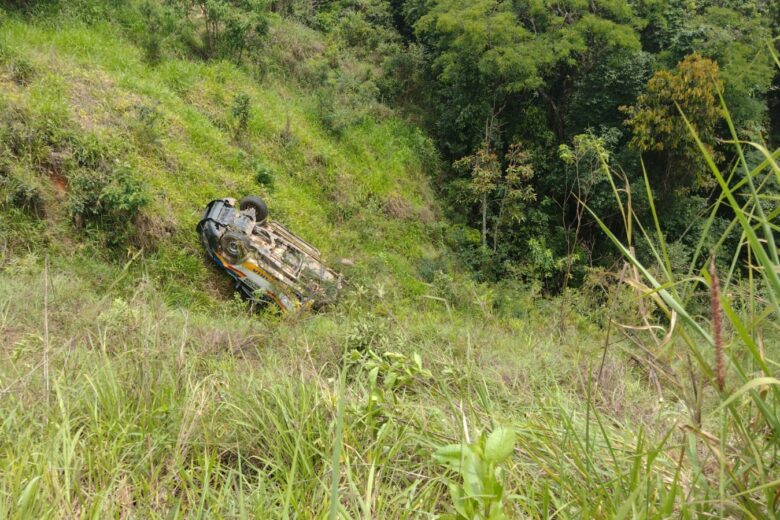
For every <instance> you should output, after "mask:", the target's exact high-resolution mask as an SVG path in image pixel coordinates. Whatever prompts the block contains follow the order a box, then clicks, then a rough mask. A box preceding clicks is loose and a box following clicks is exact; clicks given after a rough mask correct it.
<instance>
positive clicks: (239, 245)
mask: <svg viewBox="0 0 780 520" xmlns="http://www.w3.org/2000/svg"><path fill="white" fill-rule="evenodd" d="M219 249H220V252H221V253H222V256H224V257H225V259H226V260H227V261H228V262H230V263H231V264H240V263H242V262H244V260H246V257H247V256H248V255H249V239H248V238H247V237H246V235H242V234H241V233H236V232H235V231H226V232H225V234H224V235H222V238H220V239H219Z"/></svg>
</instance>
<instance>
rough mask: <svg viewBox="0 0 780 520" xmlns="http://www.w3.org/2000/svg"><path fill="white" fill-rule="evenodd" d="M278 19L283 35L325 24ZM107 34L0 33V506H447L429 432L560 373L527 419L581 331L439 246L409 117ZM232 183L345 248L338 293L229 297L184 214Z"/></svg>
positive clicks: (19, 22)
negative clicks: (349, 106)
mask: <svg viewBox="0 0 780 520" xmlns="http://www.w3.org/2000/svg"><path fill="white" fill-rule="evenodd" d="M277 23H278V25H276V26H275V27H274V28H273V29H272V31H275V32H276V34H278V35H279V38H280V41H281V42H282V43H281V44H284V42H285V40H284V35H285V34H286V33H288V32H290V31H298V32H301V33H305V34H306V37H307V38H309V39H310V40H311V41H310V45H311V46H312V47H314V48H316V47H317V43H316V38H317V37H318V36H317V34H316V33H314V32H312V31H310V30H308V29H305V28H303V27H302V26H299V25H296V24H295V23H294V22H289V21H278V22H277ZM119 32H121V31H119ZM117 33H118V30H117V27H115V26H112V25H109V24H102V25H101V24H97V25H89V26H87V25H82V24H81V23H79V22H75V21H74V22H59V23H55V22H52V21H51V20H50V21H49V22H41V23H34V22H31V21H29V20H23V19H21V18H17V17H12V16H8V17H6V19H5V20H4V22H3V26H2V31H1V32H0V56H1V57H2V58H1V59H2V62H1V65H0V89H1V90H2V94H3V95H2V97H1V98H0V128H1V130H0V132H2V134H1V135H2V142H3V148H2V153H3V156H2V168H3V169H2V188H1V189H2V196H3V199H2V206H0V208H1V209H0V216H1V218H2V223H3V224H2V228H1V229H0V237H1V238H0V244H2V259H1V260H0V269H2V271H0V311H1V312H0V317H1V318H2V319H0V330H2V346H3V349H2V352H3V354H2V363H0V366H1V367H2V368H1V369H0V385H1V386H2V388H3V390H4V391H5V392H6V394H5V395H6V397H5V398H4V399H3V402H2V409H3V417H5V418H6V419H5V420H4V422H3V435H2V437H3V439H4V440H3V441H2V444H1V445H0V448H1V449H2V451H3V456H2V460H3V463H2V467H1V468H0V473H1V474H2V478H1V479H0V490H1V491H2V495H0V513H2V516H8V515H10V514H15V515H17V516H18V517H20V518H27V517H30V516H37V517H43V516H62V515H64V516H67V517H76V516H95V515H96V516H104V515H105V514H112V515H117V514H118V515H120V516H125V515H135V516H139V517H149V516H156V515H165V514H167V512H172V511H179V512H180V514H181V513H183V514H185V515H198V514H203V513H204V512H205V511H208V512H209V514H210V515H226V516H235V515H243V514H247V515H249V516H255V517H257V515H260V516H264V513H263V512H266V511H268V510H273V511H278V512H279V514H280V515H282V513H285V514H287V512H296V513H297V514H298V515H300V516H302V517H313V516H318V515H320V514H321V512H322V511H326V510H328V508H329V507H330V506H329V504H330V501H329V500H330V499H329V497H331V496H340V497H341V498H339V501H340V503H341V506H340V507H343V508H345V509H344V510H345V511H351V512H352V513H357V511H359V510H364V511H366V514H368V512H369V511H372V512H373V514H376V515H377V517H397V516H404V515H407V514H411V513H410V511H414V510H417V509H419V510H444V509H446V502H447V501H448V499H447V491H446V486H445V485H444V482H445V480H444V479H443V477H441V475H443V473H442V471H443V466H439V464H438V463H436V462H435V461H434V459H433V458H432V457H431V454H432V453H433V451H434V450H435V445H436V444H439V443H441V442H443V441H446V440H447V439H450V440H455V439H456V438H457V435H454V433H453V432H455V431H457V430H458V428H459V425H462V424H463V421H467V422H468V423H469V424H470V427H473V428H475V429H485V428H486V429H490V428H491V421H490V420H489V419H487V416H485V415H484V414H485V412H486V411H490V414H491V415H493V414H496V415H495V416H496V417H500V416H502V415H504V414H509V416H514V415H515V414H517V413H521V414H523V413H526V412H520V410H521V409H526V405H524V404H522V403H524V402H526V400H527V399H528V398H529V397H530V396H531V395H532V394H531V392H532V391H533V389H534V388H537V389H539V388H550V387H549V385H550V384H553V385H556V384H557V383H556V382H560V383H561V384H562V385H563V387H564V388H567V389H569V390H557V389H556V390H554V391H553V392H552V393H549V392H548V391H545V394H544V395H545V397H544V398H536V399H538V400H537V401H536V402H538V403H539V404H538V405H533V408H537V407H538V406H541V408H537V409H538V410H539V411H540V413H541V415H536V416H534V417H533V419H531V421H532V422H533V423H534V424H537V421H548V420H549V421H553V422H554V421H555V419H554V417H555V416H557V414H558V413H561V412H562V411H563V408H561V409H559V411H554V410H553V411H552V412H550V411H545V408H544V407H545V406H546V405H543V404H542V403H543V402H545V401H547V400H548V399H553V401H552V402H554V403H557V404H554V405H553V406H554V407H558V406H561V407H568V404H567V403H568V402H569V399H572V398H574V399H576V398H575V397H573V394H571V395H569V391H574V390H576V389H577V388H578V387H579V385H580V383H579V382H577V380H576V377H577V374H579V373H580V372H579V369H578V368H577V366H576V364H574V363H571V362H570V361H564V359H566V358H569V357H570V356H575V358H579V357H580V356H582V355H587V354H585V352H586V351H587V349H582V348H578V349H576V350H572V349H571V348H570V347H564V346H563V345H564V344H565V343H566V342H568V341H573V340H574V337H573V336H570V338H571V339H570V340H563V341H562V342H560V343H557V345H556V346H555V347H554V348H553V347H552V344H553V343H550V342H549V341H550V337H551V335H557V332H555V330H557V329H551V328H549V327H547V326H546V325H544V326H542V327H540V328H535V326H534V325H532V324H531V321H529V318H530V316H532V315H533V314H535V313H536V312H537V311H536V310H533V308H534V307H535V306H536V307H539V308H542V309H543V307H544V305H540V304H539V302H536V303H535V305H534V304H532V300H533V297H534V295H533V293H520V292H517V291H516V289H514V288H512V287H509V286H508V287H506V288H501V287H489V286H480V285H478V284H475V283H474V282H472V281H470V279H469V278H468V276H467V275H464V274H460V273H459V272H458V271H457V269H455V268H454V267H453V266H452V262H451V261H450V260H449V256H448V254H447V252H446V248H445V247H444V246H443V240H444V237H445V236H446V235H447V234H448V233H451V232H454V231H453V228H451V227H450V225H449V224H447V223H446V222H445V221H442V220H441V217H440V216H439V210H438V209H437V207H436V203H435V200H434V199H433V196H432V190H431V182H432V181H433V179H434V178H435V174H436V168H437V162H436V161H437V160H436V153H435V151H434V149H433V146H432V144H431V143H430V142H429V140H428V139H427V138H426V137H425V136H424V135H423V134H422V133H421V132H420V131H419V130H418V129H416V128H415V127H413V126H411V125H410V124H408V123H405V122H403V121H401V120H400V119H398V118H397V117H395V116H393V115H392V114H391V113H389V112H388V111H387V110H386V109H385V110H384V111H382V110H381V109H380V110H378V111H374V112H373V113H372V114H370V115H368V116H363V117H361V118H360V119H359V120H357V121H353V122H352V123H351V124H350V125H348V126H346V127H344V128H339V129H338V131H333V129H332V128H328V125H327V124H324V123H323V114H322V106H321V100H320V99H318V98H317V96H313V95H310V94H307V92H305V91H304V90H303V89H302V88H301V87H300V86H296V85H297V84H296V83H295V82H287V83H285V82H283V81H280V80H279V79H274V78H273V77H270V78H267V79H265V80H260V79H257V78H254V77H251V76H249V75H248V73H247V72H246V71H245V70H243V69H240V68H238V67H236V66H234V65H232V64H230V63H228V62H196V61H190V60H185V59H181V60H177V59H168V60H164V61H162V62H161V63H159V64H156V65H149V64H148V63H147V62H146V60H144V58H143V52H142V51H141V50H140V49H138V48H137V47H135V46H134V45H133V44H131V43H129V42H128V41H127V40H126V39H124V38H122V37H121V36H118V34H117ZM272 34H273V32H272ZM281 44H280V45H281ZM279 52H280V53H283V52H284V49H280V50H279ZM246 193H259V194H261V195H262V196H263V197H265V198H266V199H267V201H268V203H269V206H270V208H271V212H272V216H273V217H274V218H276V219H278V220H280V221H282V222H284V223H285V224H287V225H288V226H289V227H291V228H292V229H294V230H295V231H297V232H298V233H300V234H301V235H302V236H303V237H305V238H306V239H308V240H310V241H312V242H314V243H315V244H316V245H317V246H318V247H320V248H321V249H322V251H323V253H324V255H325V257H326V258H327V259H328V260H330V261H331V262H335V261H336V260H337V259H338V258H340V257H348V258H350V259H352V260H353V261H354V264H355V266H354V267H352V268H345V269H346V275H347V276H348V278H349V280H350V282H351V287H350V290H349V291H347V294H345V296H344V299H343V301H342V302H341V303H340V304H339V305H338V306H336V307H335V308H334V309H331V310H330V311H328V312H326V313H322V314H319V315H312V316H308V317H305V318H304V319H282V318H280V317H278V316H274V315H270V314H269V315H257V314H251V313H248V312H247V310H246V308H245V306H244V305H243V304H242V303H241V302H239V301H238V300H236V299H235V298H234V296H233V294H232V290H231V288H232V287H231V283H230V281H229V279H228V278H227V277H226V276H224V275H223V274H222V273H220V272H219V271H217V270H216V269H214V268H213V267H212V266H211V265H210V263H209V262H208V260H207V259H206V258H205V255H204V254H203V252H202V250H201V246H200V244H199V242H198V240H197V237H196V235H195V233H194V226H195V224H196V222H197V220H198V218H199V216H200V213H201V211H202V208H203V206H204V204H205V203H206V202H208V201H209V200H210V199H212V198H214V197H221V196H224V195H242V194H246ZM550 305H552V304H550ZM542 312H544V311H542ZM576 321H577V320H575V322H576ZM583 327H586V328H587V326H586V325H584V323H583ZM576 342H577V343H581V340H576ZM595 348H597V347H596V345H595V344H594V349H595ZM520 353H523V357H517V355H518V354H520ZM339 373H341V374H343V375H344V376H347V374H349V375H348V376H347V377H348V379H349V381H348V385H347V388H342V389H341V390H340V389H339V386H338V384H337V380H335V381H336V382H334V377H335V378H338V374H339ZM434 373H435V374H436V377H434V376H433V374H434ZM618 384H619V385H621V388H623V386H622V385H623V383H622V382H621V383H618ZM334 385H335V386H334ZM553 388H554V387H553ZM626 388H627V387H626ZM625 391H626V390H620V392H621V393H624V392H625ZM339 396H340V397H339ZM338 402H341V403H345V405H346V409H342V408H341V407H340V406H341V405H339V406H337V404H338ZM552 402H551V403H552ZM55 403H59V405H57V404H55ZM518 407H520V408H518ZM339 410H341V411H339ZM342 414H343V415H342ZM334 415H338V416H339V419H338V422H334ZM336 424H338V425H339V426H338V428H340V429H341V434H340V435H341V437H336V435H337V433H338V432H337V431H336V430H334V428H336ZM529 424H531V423H529ZM534 427H535V428H536V427H539V428H546V426H543V425H542V424H537V426H534ZM550 433H552V430H551V431H550ZM336 438H338V439H339V442H340V443H341V444H340V446H342V449H343V452H342V455H341V456H339V457H338V458H337V459H335V460H336V461H340V462H341V468H342V469H340V470H338V466H337V468H336V469H337V470H338V472H339V473H340V474H341V473H343V478H344V480H343V481H341V483H340V484H339V488H338V490H339V491H338V493H337V495H332V493H331V491H330V488H329V482H331V477H330V475H331V472H332V471H333V466H332V464H331V460H332V456H335V455H332V454H333V453H334V452H333V449H334V446H336V445H337V444H334V439H336ZM551 439H552V438H550V442H551ZM544 442H548V441H544ZM540 449H545V448H544V447H543V446H540ZM355 450H357V451H355ZM393 468H395V469H393ZM527 477H530V475H525V476H524V475H522V474H518V475H517V476H516V477H513V484H512V486H513V487H514V486H521V485H525V484H522V482H524V481H525V479H526V478H527ZM419 479H422V480H419ZM356 486H357V487H356ZM366 486H367V487H366ZM372 488H373V490H372ZM540 489H541V488H540ZM362 496H367V499H366V500H368V501H367V502H366V501H365V500H364V499H361V498H360V497H362ZM441 501H444V503H441V504H440V502H441ZM282 516H283V515H282Z"/></svg>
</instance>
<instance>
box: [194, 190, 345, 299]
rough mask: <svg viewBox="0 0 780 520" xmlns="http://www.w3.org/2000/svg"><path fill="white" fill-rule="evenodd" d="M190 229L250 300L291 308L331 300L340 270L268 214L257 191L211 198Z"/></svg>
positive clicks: (334, 296)
mask: <svg viewBox="0 0 780 520" xmlns="http://www.w3.org/2000/svg"><path fill="white" fill-rule="evenodd" d="M196 229H197V231H198V234H199V235H200V239H201V242H202V243H203V246H204V247H205V248H206V251H208V253H209V256H211V258H212V259H213V260H214V261H215V262H216V263H217V265H219V266H220V267H222V268H223V269H224V270H225V271H227V272H228V274H230V276H232V277H233V278H234V279H235V280H236V289H237V290H239V291H241V293H243V295H244V296H246V297H247V298H249V299H250V300H252V301H255V302H258V303H259V302H264V301H269V300H270V301H273V302H274V303H276V304H277V305H278V306H279V307H280V308H281V309H282V310H283V311H288V312H295V311H299V310H302V309H308V308H312V307H320V306H322V305H324V304H327V303H330V302H333V301H334V300H335V298H336V296H337V294H338V292H339V290H340V289H341V286H342V277H341V275H339V274H338V273H337V272H335V271H333V270H332V269H329V268H328V267H327V266H325V264H324V263H323V262H322V260H320V252H319V250H318V249H317V248H315V247H314V246H312V245H311V244H309V243H308V242H306V241H304V240H303V239H302V238H300V237H299V236H297V235H295V234H293V233H292V232H291V231H289V230H288V229H287V228H285V227H284V226H283V225H281V224H280V223H278V222H275V221H273V220H270V219H269V218H268V208H267V206H266V204H265V202H263V200H262V199H261V198H260V197H255V196H247V197H244V198H243V199H241V201H240V202H238V203H237V202H236V199H232V198H225V199H217V200H213V201H211V202H209V204H208V205H207V206H206V210H205V212H204V213H203V218H202V219H201V220H200V222H198V226H197V228H196Z"/></svg>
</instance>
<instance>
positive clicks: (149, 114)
mask: <svg viewBox="0 0 780 520" xmlns="http://www.w3.org/2000/svg"><path fill="white" fill-rule="evenodd" d="M161 119H162V113H161V112H160V111H159V110H158V109H157V104H153V105H146V104H139V105H137V106H136V120H135V122H134V124H133V131H134V133H135V135H136V138H137V139H138V141H140V142H141V144H145V145H154V144H157V140H158V138H159V133H160V132H159V125H160V120H161Z"/></svg>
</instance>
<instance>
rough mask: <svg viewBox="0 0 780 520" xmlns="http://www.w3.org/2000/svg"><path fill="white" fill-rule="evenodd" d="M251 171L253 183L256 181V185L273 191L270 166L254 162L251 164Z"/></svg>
mask: <svg viewBox="0 0 780 520" xmlns="http://www.w3.org/2000/svg"><path fill="white" fill-rule="evenodd" d="M252 170H253V171H254V172H255V181H257V183H258V184H260V185H261V186H265V187H266V188H269V189H273V187H274V171H273V169H271V167H270V166H268V165H267V164H265V163H264V162H262V161H259V160H255V161H254V162H253V163H252Z"/></svg>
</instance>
